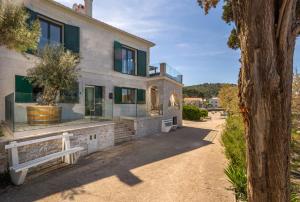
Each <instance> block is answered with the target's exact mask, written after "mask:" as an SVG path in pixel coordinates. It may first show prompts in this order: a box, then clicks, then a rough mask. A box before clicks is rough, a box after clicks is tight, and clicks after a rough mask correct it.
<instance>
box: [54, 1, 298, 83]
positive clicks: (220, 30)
mask: <svg viewBox="0 0 300 202" xmlns="http://www.w3.org/2000/svg"><path fill="white" fill-rule="evenodd" d="M56 1H57V2H59V3H62V4H64V5H66V6H68V7H72V5H73V4H74V3H82V4H83V3H84V1H83V0H56ZM221 15H222V5H221V4H220V5H219V6H218V7H217V8H216V9H212V10H211V11H210V13H209V14H208V15H204V12H203V10H202V9H201V8H200V7H199V6H198V4H197V1H196V0H150V1H149V0H94V3H93V17H94V18H96V19H98V20H101V21H103V22H105V23H108V24H110V25H113V26H115V27H118V28H120V29H123V30H125V31H128V32H130V33H132V34H135V35H137V36H139V37H142V38H145V39H147V40H150V41H152V42H154V43H155V44H156V46H155V47H153V48H152V49H151V54H150V63H151V64H158V63H160V62H166V63H168V65H170V66H171V67H173V68H175V69H177V70H178V71H179V72H180V73H181V74H183V82H184V84H185V85H196V84H200V83H206V82H207V83H216V82H220V83H223V82H226V83H237V80H238V72H239V67H240V63H239V61H238V60H239V58H240V51H239V50H232V49H229V48H228V47H227V44H226V43H227V38H228V36H229V34H230V31H231V29H232V26H230V25H228V24H225V22H224V21H223V20H222V19H221ZM294 56H295V57H294V66H295V67H296V68H297V69H298V70H300V38H299V39H298V40H297V44H296V51H295V55H294ZM298 72H300V71H298Z"/></svg>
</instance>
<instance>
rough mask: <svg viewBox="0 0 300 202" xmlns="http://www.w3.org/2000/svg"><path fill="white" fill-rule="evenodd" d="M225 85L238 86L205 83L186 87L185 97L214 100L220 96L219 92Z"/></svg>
mask: <svg viewBox="0 0 300 202" xmlns="http://www.w3.org/2000/svg"><path fill="white" fill-rule="evenodd" d="M224 85H232V86H236V84H230V83H203V84H199V85H193V86H185V87H184V88H183V97H201V98H212V97H216V96H218V93H219V90H220V89H221V88H222V87H223V86H224Z"/></svg>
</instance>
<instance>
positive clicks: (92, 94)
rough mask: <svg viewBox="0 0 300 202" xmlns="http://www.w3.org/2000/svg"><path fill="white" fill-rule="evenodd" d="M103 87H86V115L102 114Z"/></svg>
mask: <svg viewBox="0 0 300 202" xmlns="http://www.w3.org/2000/svg"><path fill="white" fill-rule="evenodd" d="M102 105H103V102H102V87H101V86H86V87H85V115H86V116H102Z"/></svg>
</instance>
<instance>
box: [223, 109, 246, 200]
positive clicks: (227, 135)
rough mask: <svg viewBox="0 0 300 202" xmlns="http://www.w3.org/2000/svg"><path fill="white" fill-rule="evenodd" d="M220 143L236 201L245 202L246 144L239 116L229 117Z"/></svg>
mask: <svg viewBox="0 0 300 202" xmlns="http://www.w3.org/2000/svg"><path fill="white" fill-rule="evenodd" d="M222 143H223V145H224V147H225V155H226V157H227V159H228V160H229V165H228V167H227V168H226V169H225V174H226V176H227V177H228V179H229V182H230V183H231V184H232V186H233V190H234V192H235V194H236V198H237V199H238V200H242V201H245V200H247V174H246V142H245V137H244V126H243V121H242V118H241V116H238V115H235V116H229V117H228V118H227V119H226V127H225V129H224V131H223V134H222Z"/></svg>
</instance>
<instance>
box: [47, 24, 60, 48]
mask: <svg viewBox="0 0 300 202" xmlns="http://www.w3.org/2000/svg"><path fill="white" fill-rule="evenodd" d="M49 41H50V43H51V44H52V43H53V44H60V43H61V27H60V26H57V25H54V24H50V38H49Z"/></svg>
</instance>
